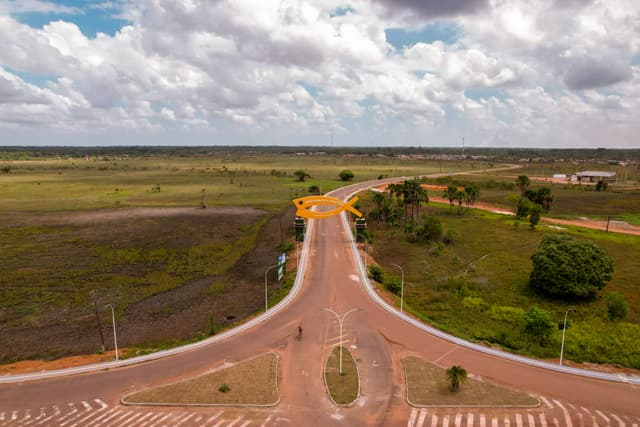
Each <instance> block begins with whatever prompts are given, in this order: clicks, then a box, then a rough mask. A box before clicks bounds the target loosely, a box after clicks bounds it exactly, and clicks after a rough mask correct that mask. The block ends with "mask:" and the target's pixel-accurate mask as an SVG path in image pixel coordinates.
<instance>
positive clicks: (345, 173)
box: [339, 169, 355, 181]
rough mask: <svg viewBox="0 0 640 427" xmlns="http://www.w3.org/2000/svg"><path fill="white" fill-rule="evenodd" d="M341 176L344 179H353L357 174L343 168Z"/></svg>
mask: <svg viewBox="0 0 640 427" xmlns="http://www.w3.org/2000/svg"><path fill="white" fill-rule="evenodd" d="M339 176H340V179H341V180H342V181H351V180H352V179H353V177H354V176H355V175H354V174H353V172H351V171H350V170H349V169H343V170H341V171H340V174H339Z"/></svg>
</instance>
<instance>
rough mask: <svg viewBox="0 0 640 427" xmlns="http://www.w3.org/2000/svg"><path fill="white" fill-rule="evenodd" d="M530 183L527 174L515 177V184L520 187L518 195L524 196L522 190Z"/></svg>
mask: <svg viewBox="0 0 640 427" xmlns="http://www.w3.org/2000/svg"><path fill="white" fill-rule="evenodd" d="M529 184H531V181H530V180H529V177H528V176H527V175H519V176H518V177H517V178H516V186H517V187H518V188H519V189H520V197H524V192H525V191H526V189H527V188H528V187H529Z"/></svg>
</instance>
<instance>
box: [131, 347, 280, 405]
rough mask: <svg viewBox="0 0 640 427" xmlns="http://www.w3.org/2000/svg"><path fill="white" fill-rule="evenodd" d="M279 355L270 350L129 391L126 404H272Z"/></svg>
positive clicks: (276, 398) (276, 395)
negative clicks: (177, 378) (187, 375)
mask: <svg viewBox="0 0 640 427" xmlns="http://www.w3.org/2000/svg"><path fill="white" fill-rule="evenodd" d="M278 360H279V358H278V356H277V355H276V354H274V353H267V354H263V355H260V356H258V357H254V358H252V359H249V360H246V361H243V362H240V363H238V364H236V365H233V366H230V367H224V366H223V367H222V368H220V369H218V370H215V371H212V372H208V373H206V374H203V375H199V376H197V377H194V378H189V379H187V380H182V381H178V382H174V383H170V384H165V385H160V386H156V387H152V388H148V389H145V390H142V391H137V392H134V393H130V394H127V395H126V396H124V397H123V398H122V399H121V402H122V403H123V404H125V405H149V406H174V405H176V406H190V405H193V406H216V405H220V406H258V407H260V406H273V405H276V404H277V403H278V402H279V400H280V397H279V395H278V380H277V378H278Z"/></svg>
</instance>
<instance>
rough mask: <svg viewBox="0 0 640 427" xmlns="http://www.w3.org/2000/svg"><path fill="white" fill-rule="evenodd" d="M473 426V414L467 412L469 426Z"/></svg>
mask: <svg viewBox="0 0 640 427" xmlns="http://www.w3.org/2000/svg"><path fill="white" fill-rule="evenodd" d="M472 426H473V414H472V413H467V427H472Z"/></svg>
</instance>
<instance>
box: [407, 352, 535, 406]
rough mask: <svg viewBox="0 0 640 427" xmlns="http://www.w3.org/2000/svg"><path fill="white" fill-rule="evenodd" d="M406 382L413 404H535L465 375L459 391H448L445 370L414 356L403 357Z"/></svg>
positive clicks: (527, 398) (520, 394)
mask: <svg viewBox="0 0 640 427" xmlns="http://www.w3.org/2000/svg"><path fill="white" fill-rule="evenodd" d="M402 364H403V366H404V372H405V376H406V381H407V399H408V401H409V402H410V403H411V404H413V405H416V406H520V407H523V406H537V405H538V403H539V402H538V400H537V399H535V398H533V397H531V396H529V395H528V394H525V393H520V392H516V391H513V390H509V389H506V388H502V387H498V386H495V385H492V384H487V383H485V382H482V381H479V380H475V379H472V378H467V380H466V381H465V382H464V383H462V385H461V386H460V389H459V390H458V391H455V392H454V391H451V388H450V384H449V381H448V379H447V375H446V371H445V370H444V369H441V368H438V367H437V366H435V365H432V364H431V363H428V362H425V361H424V360H422V359H418V358H417V357H404V358H403V359H402Z"/></svg>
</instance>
